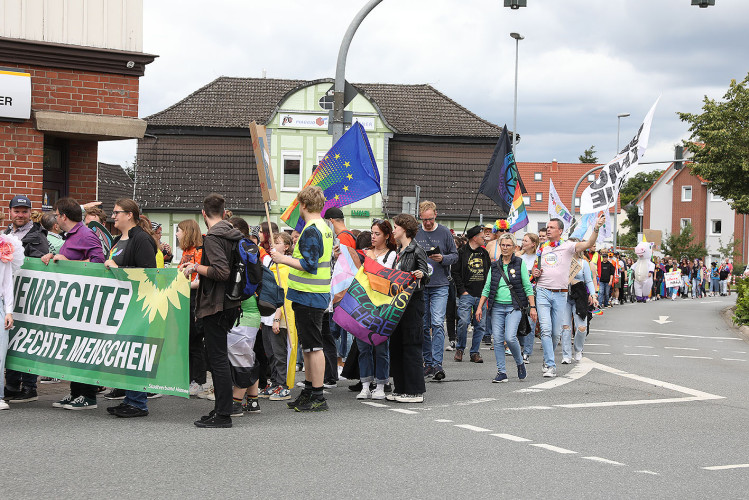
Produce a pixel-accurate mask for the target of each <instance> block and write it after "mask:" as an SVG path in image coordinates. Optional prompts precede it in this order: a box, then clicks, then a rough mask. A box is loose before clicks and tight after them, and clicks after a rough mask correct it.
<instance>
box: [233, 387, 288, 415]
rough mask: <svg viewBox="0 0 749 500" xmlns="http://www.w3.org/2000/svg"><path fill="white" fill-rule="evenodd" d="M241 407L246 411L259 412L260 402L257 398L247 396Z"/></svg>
mask: <svg viewBox="0 0 749 500" xmlns="http://www.w3.org/2000/svg"><path fill="white" fill-rule="evenodd" d="M286 390H287V391H288V389H286ZM242 409H243V410H244V411H246V412H247V413H260V402H259V401H258V399H257V398H247V399H245V403H244V406H243V407H242Z"/></svg>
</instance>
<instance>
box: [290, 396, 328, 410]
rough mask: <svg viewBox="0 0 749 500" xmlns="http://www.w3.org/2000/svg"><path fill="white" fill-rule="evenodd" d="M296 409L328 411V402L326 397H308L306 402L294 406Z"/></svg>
mask: <svg viewBox="0 0 749 500" xmlns="http://www.w3.org/2000/svg"><path fill="white" fill-rule="evenodd" d="M294 410H295V411H327V410H328V402H327V401H325V399H312V398H310V399H308V400H307V401H305V402H304V404H299V405H297V406H295V407H294Z"/></svg>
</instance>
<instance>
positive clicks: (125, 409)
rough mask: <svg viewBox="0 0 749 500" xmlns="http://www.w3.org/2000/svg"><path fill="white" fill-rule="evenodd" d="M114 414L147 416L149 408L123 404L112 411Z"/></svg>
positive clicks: (118, 415) (124, 416) (128, 416)
mask: <svg viewBox="0 0 749 500" xmlns="http://www.w3.org/2000/svg"><path fill="white" fill-rule="evenodd" d="M112 415H114V416H115V417H120V418H133V417H147V416H148V410H141V409H140V408H136V407H135V406H132V405H126V404H122V405H120V406H118V407H116V408H115V409H114V411H112Z"/></svg>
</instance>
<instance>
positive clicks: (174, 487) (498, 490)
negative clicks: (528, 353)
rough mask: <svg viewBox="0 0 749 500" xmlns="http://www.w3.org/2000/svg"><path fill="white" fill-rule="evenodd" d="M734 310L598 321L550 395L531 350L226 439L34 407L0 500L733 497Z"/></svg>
mask: <svg viewBox="0 0 749 500" xmlns="http://www.w3.org/2000/svg"><path fill="white" fill-rule="evenodd" d="M733 300H735V296H732V297H728V298H725V297H719V298H706V299H702V300H681V299H680V300H678V301H675V302H672V301H658V302H654V303H648V304H628V305H624V306H619V307H615V308H613V309H609V310H607V311H606V313H605V315H604V316H602V317H596V318H595V319H594V322H593V324H592V332H591V334H590V335H589V337H588V343H587V346H586V349H585V357H584V359H583V362H581V363H577V364H573V365H561V364H559V362H560V353H559V351H558V353H557V363H558V372H559V375H560V376H559V377H557V378H556V379H553V380H549V379H543V378H542V377H541V350H540V344H537V346H536V351H535V353H534V355H533V356H532V357H531V364H530V365H528V378H527V379H526V381H523V382H521V381H519V380H518V379H517V377H515V376H513V375H514V371H513V370H508V374H510V382H509V383H507V384H492V383H490V381H491V379H492V377H493V375H494V373H495V371H496V368H495V364H494V355H493V354H494V353H493V351H490V350H488V349H482V351H481V352H482V355H483V356H484V359H485V362H484V363H483V364H474V363H470V362H466V361H464V362H462V363H455V362H454V361H452V353H450V352H446V353H445V365H444V367H445V370H446V372H447V379H446V380H445V381H443V382H430V383H428V384H427V393H426V400H425V402H424V404H421V405H418V404H415V405H404V404H397V403H390V402H386V401H383V402H373V401H371V400H370V401H367V403H369V404H365V403H362V402H360V401H356V400H355V398H354V396H355V394H354V393H352V392H350V391H348V390H347V388H346V386H347V385H348V382H347V381H345V380H344V381H342V383H340V384H339V387H338V388H334V389H330V390H328V396H327V397H328V401H329V404H330V406H331V410H330V411H328V412H325V413H318V414H299V413H295V412H293V411H291V410H288V409H286V405H285V403H283V402H269V401H261V409H262V411H261V413H260V414H257V415H245V416H243V417H241V418H235V419H234V427H233V428H232V429H197V428H195V427H194V426H193V424H192V421H193V420H195V419H196V418H197V417H199V416H200V415H203V414H205V413H207V411H208V410H209V409H210V407H211V404H212V403H209V402H207V401H203V400H195V399H193V400H189V401H188V400H185V399H182V398H176V397H164V398H161V399H158V400H152V401H150V402H149V406H150V410H151V415H150V416H148V417H147V418H140V419H131V420H123V419H117V418H114V417H109V416H108V415H107V414H106V412H105V407H106V406H107V404H106V403H105V402H104V400H103V398H101V399H100V405H99V408H98V409H97V410H92V411H84V412H72V411H65V410H58V409H53V408H52V407H51V406H50V405H51V402H52V401H54V400H55V399H56V396H57V395H56V394H47V395H46V396H43V397H42V398H41V399H42V400H40V401H39V402H36V403H29V404H25V405H16V406H14V407H13V409H12V410H10V411H5V412H1V413H0V429H2V439H0V464H2V466H3V467H2V468H3V470H4V480H3V481H2V485H0V492H1V493H0V497H3V498H14V499H16V498H39V497H56V498H102V497H134V496H137V497H142V498H176V497H182V498H239V497H245V498H367V499H368V498H378V499H382V498H430V499H441V498H469V497H477V496H482V497H489V498H505V497H508V498H509V497H524V498H541V497H543V498H570V497H572V498H676V497H682V498H702V497H707V496H710V497H714V498H746V497H747V496H749V494H748V493H747V491H749V447H748V446H747V444H748V443H749V396H748V393H749V391H748V390H747V388H748V387H747V381H748V380H749V345H747V343H746V342H745V341H744V340H743V339H741V337H740V336H739V335H738V333H737V332H736V331H735V330H734V329H732V328H731V327H729V326H728V325H727V324H726V323H725V322H724V320H723V319H722V318H721V316H720V311H721V310H723V309H725V308H726V307H728V306H729V305H730V304H731V302H732V301H733ZM662 316H667V317H668V318H664V320H663V322H662V323H659V322H655V321H654V320H658V319H660V317H662ZM466 358H467V356H466ZM507 361H508V364H509V365H512V361H511V358H507ZM57 387H58V388H59V391H66V387H65V384H60V385H59V386H57ZM45 391H47V392H49V390H47V389H45ZM53 392H54V391H53ZM295 393H296V391H295V392H294V394H295ZM63 395H64V394H63ZM373 403H374V404H373Z"/></svg>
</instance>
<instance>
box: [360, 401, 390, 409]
mask: <svg viewBox="0 0 749 500" xmlns="http://www.w3.org/2000/svg"><path fill="white" fill-rule="evenodd" d="M362 404H363V405H369V406H374V407H375V408H387V407H388V405H384V404H382V403H374V402H371V401H362Z"/></svg>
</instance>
